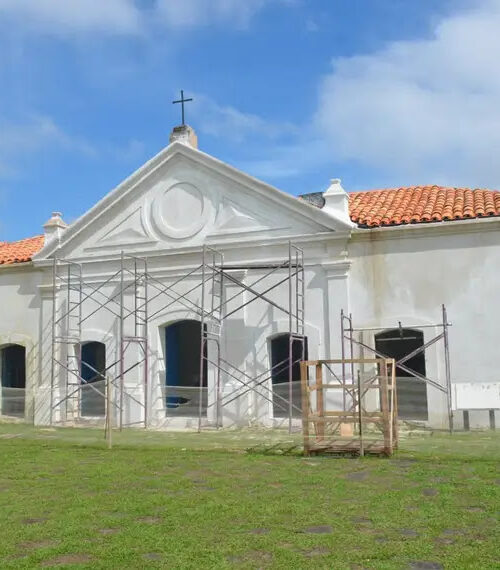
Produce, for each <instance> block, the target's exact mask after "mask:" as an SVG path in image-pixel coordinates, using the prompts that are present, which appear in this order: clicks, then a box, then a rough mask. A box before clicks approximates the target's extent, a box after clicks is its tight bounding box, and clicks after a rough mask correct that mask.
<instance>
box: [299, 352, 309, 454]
mask: <svg viewBox="0 0 500 570" xmlns="http://www.w3.org/2000/svg"><path fill="white" fill-rule="evenodd" d="M307 372H308V370H307V364H306V363H305V362H301V363H300V385H301V388H302V435H303V438H304V454H305V455H309V419H308V416H309V390H308V386H307Z"/></svg>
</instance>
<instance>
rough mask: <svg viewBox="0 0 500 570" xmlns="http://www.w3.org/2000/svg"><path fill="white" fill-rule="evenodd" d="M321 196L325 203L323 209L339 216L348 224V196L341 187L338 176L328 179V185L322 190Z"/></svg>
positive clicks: (349, 221)
mask: <svg viewBox="0 0 500 570" xmlns="http://www.w3.org/2000/svg"><path fill="white" fill-rule="evenodd" d="M323 198H324V199H325V205H324V206H323V210H324V211H325V212H329V213H331V214H334V215H335V216H336V217H337V218H340V219H342V220H344V221H346V222H348V223H349V224H350V223H351V219H350V216H349V197H348V195H347V192H346V191H345V190H344V189H343V188H342V183H341V180H340V178H332V179H331V180H330V186H329V187H328V189H327V190H326V192H323Z"/></svg>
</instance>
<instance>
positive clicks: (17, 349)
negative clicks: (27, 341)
mask: <svg viewBox="0 0 500 570" xmlns="http://www.w3.org/2000/svg"><path fill="white" fill-rule="evenodd" d="M0 365H1V376H2V414H3V415H5V416H17V417H21V418H22V417H24V402H25V391H26V349H25V348H24V346H21V345H19V344H11V345H9V346H4V347H3V348H2V349H1V358H0Z"/></svg>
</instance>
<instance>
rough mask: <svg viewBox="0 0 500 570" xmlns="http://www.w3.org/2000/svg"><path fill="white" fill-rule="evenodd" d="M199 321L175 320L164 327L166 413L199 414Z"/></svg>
mask: <svg viewBox="0 0 500 570" xmlns="http://www.w3.org/2000/svg"><path fill="white" fill-rule="evenodd" d="M200 336H201V323H200V322H199V321H194V320H183V321H177V322H175V323H172V324H171V325H168V326H167V327H165V353H166V358H165V364H166V375H165V386H166V402H165V405H166V408H167V415H169V416H171V415H176V416H184V417H198V413H199V404H200ZM203 367H204V370H203V388H204V390H203V392H202V394H201V399H202V402H201V405H202V413H203V414H206V413H207V401H208V399H207V390H206V388H207V385H208V384H207V346H206V343H205V349H204V358H203Z"/></svg>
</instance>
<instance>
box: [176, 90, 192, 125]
mask: <svg viewBox="0 0 500 570" xmlns="http://www.w3.org/2000/svg"><path fill="white" fill-rule="evenodd" d="M192 100H193V99H192V98H190V99H184V91H183V90H182V89H181V98H180V99H178V100H177V101H172V103H173V104H174V105H175V104H176V103H180V104H181V105H182V125H183V126H184V124H185V123H184V103H187V102H188V101H192Z"/></svg>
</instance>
